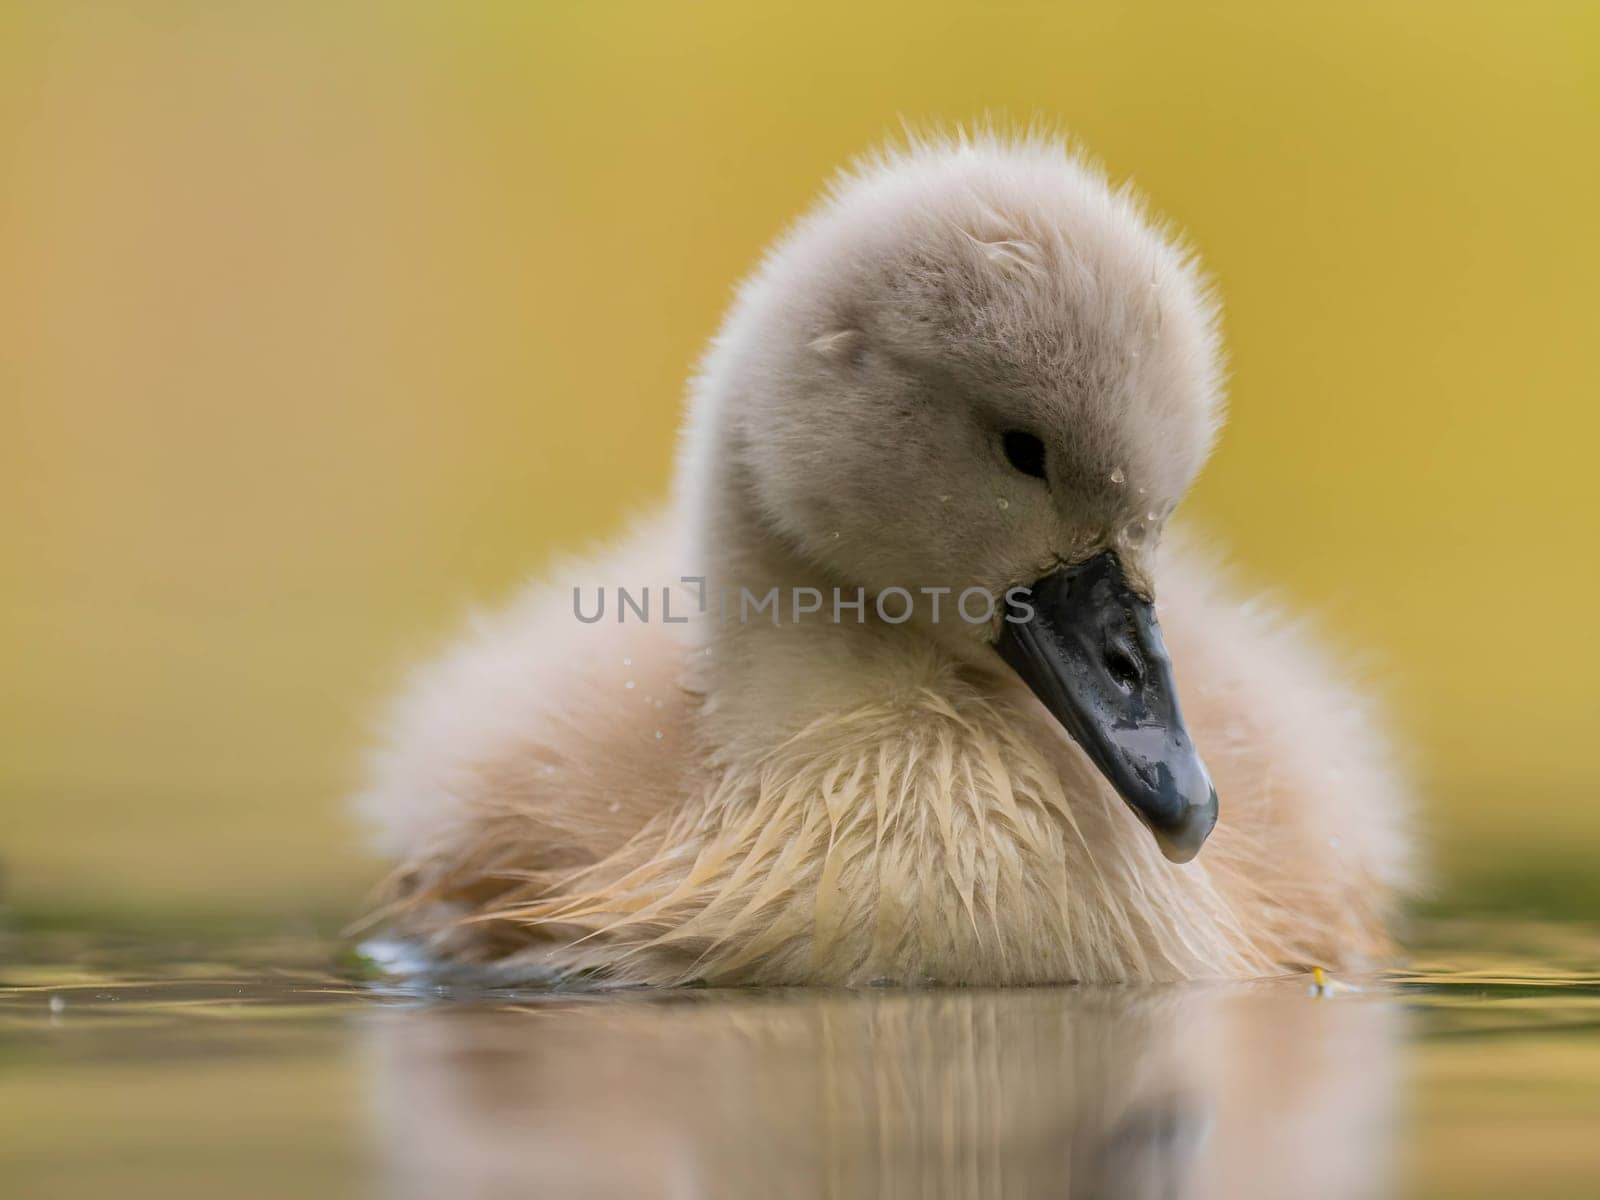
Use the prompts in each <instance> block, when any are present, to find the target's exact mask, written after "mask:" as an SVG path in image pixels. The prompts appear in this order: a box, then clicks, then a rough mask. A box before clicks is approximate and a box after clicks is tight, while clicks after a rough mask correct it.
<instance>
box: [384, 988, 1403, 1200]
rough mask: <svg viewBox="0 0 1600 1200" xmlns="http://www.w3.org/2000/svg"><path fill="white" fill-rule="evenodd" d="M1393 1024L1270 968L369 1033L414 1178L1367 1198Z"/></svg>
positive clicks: (535, 1005)
mask: <svg viewBox="0 0 1600 1200" xmlns="http://www.w3.org/2000/svg"><path fill="white" fill-rule="evenodd" d="M1399 1020H1400V1014H1399V1012H1398V1010H1397V1008H1396V1006H1395V1005H1394V1003H1393V1002H1392V1001H1390V1000H1388V999H1385V998H1384V997H1382V996H1381V995H1377V996H1374V995H1358V996H1344V997H1339V998H1337V999H1314V998H1312V997H1309V996H1307V995H1306V992H1305V989H1304V987H1303V985H1300V984H1297V983H1273V984H1264V985H1256V986H1251V987H1226V988H1221V987H1219V988H1197V987H1189V988H1171V989H1160V990H1154V991H1150V990H1146V991H1139V990H1133V989H1104V990H1090V989H1056V988H1053V989H1024V990H1012V991H928V992H901V991H881V992H866V993H861V992H853V993H845V992H815V991H812V992H803V991H795V992H721V991H701V992H679V993H670V994H663V993H626V994H616V993H612V994H609V995H577V996H574V995H562V996H545V997H540V998H537V999H533V1000H529V1001H526V1002H495V1003H480V1004H474V1005H470V1006H469V1005H453V1004H450V1005H431V1006H419V1007H410V1008H391V1009H387V1010H384V1011H379V1012H374V1013H371V1014H369V1017H368V1019H367V1034H368V1039H369V1050H370V1067H371V1070H370V1076H369V1078H370V1098H371V1105H372V1108H373V1111H374V1116H375V1121H376V1129H375V1131H376V1136H377V1139H378V1152H379V1154H380V1156H381V1159H382V1161H383V1163H384V1166H385V1172H386V1180H387V1191H388V1193H389V1194H392V1195H397V1196H416V1197H437V1196H444V1195H449V1196H457V1197H476V1196H484V1197H487V1196H503V1195H507V1194H512V1193H513V1192H514V1193H515V1194H537V1195H550V1196H597V1197H598V1196H605V1197H613V1196H627V1197H657V1196H660V1197H679V1196H683V1197H690V1196H722V1195H726V1196H764V1197H770V1196H817V1195H831V1196H856V1195H860V1196H891V1197H892V1196H952V1197H956V1196H959V1197H987V1196H1002V1195H1004V1196H1017V1195H1021V1196H1036V1195H1037V1196H1061V1197H1074V1198H1081V1197H1134V1198H1140V1197H1174V1196H1176V1197H1256V1196H1259V1197H1281V1196H1287V1195H1302V1196H1319V1197H1321V1196H1326V1197H1363V1196H1375V1195H1382V1194H1385V1193H1386V1191H1387V1190H1388V1186H1387V1184H1388V1179H1387V1160H1388V1156H1389V1155H1388V1151H1389V1146H1388V1138H1389V1131H1390V1129H1391V1128H1392V1126H1393V1124H1394V1121H1393V1113H1392V1112H1391V1111H1390V1110H1391V1107H1392V1104H1393V1096H1394V1094H1395V1091H1396V1088H1395V1080H1394V1075H1395V1068H1394V1065H1393V1063H1394V1052H1395V1046H1396V1043H1397V1041H1398V1036H1397V1035H1398V1032H1399V1029H1398V1026H1399Z"/></svg>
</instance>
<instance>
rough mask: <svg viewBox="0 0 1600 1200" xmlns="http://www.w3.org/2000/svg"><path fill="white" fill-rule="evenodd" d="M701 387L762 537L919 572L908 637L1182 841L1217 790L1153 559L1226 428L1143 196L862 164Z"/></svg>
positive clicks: (1022, 174) (749, 297)
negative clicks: (1169, 637)
mask: <svg viewBox="0 0 1600 1200" xmlns="http://www.w3.org/2000/svg"><path fill="white" fill-rule="evenodd" d="M699 388H700V392H699V396H698V398H697V406H696V410H695V417H694V420H695V422H696V423H698V424H699V425H702V426H708V427H710V428H713V429H714V430H715V433H716V435H717V436H716V437H715V438H707V439H703V441H702V442H701V443H700V444H702V445H714V446H715V448H716V449H715V453H716V454H718V455H719V456H720V457H721V458H722V459H723V460H724V461H721V462H719V463H718V464H716V466H717V468H718V469H720V470H721V471H722V472H723V477H724V478H726V479H727V480H729V481H730V482H731V484H732V487H733V490H734V496H735V498H734V500H733V502H734V503H735V504H737V505H738V506H739V507H740V508H741V509H742V510H744V511H745V512H747V513H750V514H753V519H754V520H756V521H757V522H758V523H759V525H760V530H761V534H762V536H763V537H764V538H770V539H775V540H776V541H777V542H778V543H779V544H782V545H783V546H785V547H786V548H787V549H788V551H789V552H791V553H792V554H794V555H796V556H798V557H799V558H800V559H802V560H804V561H805V562H806V563H807V564H808V566H809V567H810V568H811V569H812V570H814V571H816V572H817V573H818V574H819V575H820V576H821V577H824V578H827V579H829V580H831V581H833V582H834V583H836V584H837V585H839V586H841V587H844V588H847V589H851V590H852V593H853V589H854V588H856V587H861V588H863V589H865V592H866V594H867V595H868V596H878V595H883V594H885V593H886V591H887V590H888V589H894V588H899V589H905V591H906V592H908V593H909V594H910V595H911V596H912V597H913V599H914V603H913V604H912V605H911V612H910V615H909V617H908V618H907V620H906V624H907V626H908V627H909V628H916V629H919V630H920V631H922V632H923V633H925V634H926V635H927V636H929V637H932V638H934V639H936V640H938V641H939V642H941V643H942V644H944V645H945V646H947V647H948V648H950V649H951V650H952V651H954V652H955V653H956V654H958V655H959V656H961V657H962V658H963V659H964V660H965V661H968V662H973V663H979V664H985V665H988V666H991V667H995V668H997V669H1006V668H1009V669H1010V670H1013V671H1015V672H1016V673H1017V674H1019V675H1020V676H1021V677H1022V679H1023V680H1024V681H1025V682H1026V683H1027V684H1028V686H1029V687H1030V688H1031V689H1032V690H1033V692H1034V693H1035V694H1036V695H1037V696H1038V698H1039V699H1040V700H1041V701H1042V702H1043V704H1044V705H1045V707H1046V708H1047V709H1048V710H1049V711H1050V712H1051V713H1052V714H1053V715H1054V716H1055V717H1056V719H1057V720H1058V721H1059V722H1060V723H1061V724H1062V725H1063V726H1064V727H1065V728H1066V730H1067V732H1068V733H1069V734H1070V735H1071V736H1072V737H1073V738H1074V740H1076V741H1077V742H1078V743H1079V745H1080V746H1081V747H1082V748H1083V749H1084V751H1085V752H1086V753H1087V755H1088V756H1089V758H1090V759H1091V760H1092V761H1093V762H1094V763H1095V765H1096V766H1097V767H1098V768H1099V770H1100V771H1101V773H1102V774H1104V776H1105V777H1106V778H1107V780H1108V781H1109V782H1110V783H1111V784H1112V786H1113V787H1114V788H1115V789H1116V790H1117V792H1118V793H1119V794H1120V795H1121V796H1122V797H1123V799H1124V800H1125V801H1126V802H1127V803H1128V805H1129V807H1130V808H1132V809H1133V811H1134V812H1135V813H1136V814H1137V815H1138V816H1140V817H1141V819H1143V820H1144V822H1145V824H1146V825H1148V826H1149V828H1150V829H1151V830H1152V831H1153V832H1154V833H1155V835H1156V837H1157V839H1158V841H1159V842H1160V843H1161V845H1162V848H1163V850H1164V851H1165V852H1166V853H1167V855H1168V857H1169V858H1172V859H1174V860H1175V861H1187V860H1188V859H1189V858H1192V857H1193V856H1194V854H1195V853H1196V852H1197V851H1198V850H1199V848H1200V844H1201V843H1202V842H1203V841H1204V840H1205V837H1206V835H1207V834H1208V833H1209V832H1210V830H1211V828H1212V826H1213V825H1214V823H1215V820H1216V811H1217V800H1216V793H1215V791H1214V790H1213V788H1212V786H1211V780H1210V777H1209V775H1208V774H1207V772H1206V768H1205V766H1204V764H1203V762H1202V761H1201V759H1200V757H1199V755H1198V753H1197V752H1196V751H1195V748H1194V747H1193V745H1192V744H1191V743H1190V740H1189V735H1188V732H1187V730H1186V728H1185V726H1184V723H1183V717H1182V714H1181V712H1180V710H1179V706H1178V701H1177V696H1176V692H1175V690H1174V685H1173V677H1172V671H1171V667H1170V664H1169V663H1168V661H1167V656H1166V651H1165V648H1164V646H1163V644H1162V639H1161V632H1160V627H1159V624H1158V623H1157V621H1156V617H1155V613H1154V609H1153V601H1154V596H1155V593H1156V590H1157V588H1158V586H1159V582H1160V581H1159V578H1158V572H1157V570H1156V565H1155V559H1154V551H1155V547H1156V543H1157V541H1158V540H1159V537H1160V534H1161V530H1162V527H1163V526H1164V524H1165V523H1166V520H1167V518H1168V516H1169V515H1170V514H1171V512H1172V510H1173V509H1174V508H1175V507H1176V506H1177V504H1178V502H1179V501H1180V499H1181V498H1182V497H1183V495H1184V493H1185V492H1186V491H1187V489H1188V487H1189V485H1190V483H1191V481H1192V480H1193V478H1194V476H1195V474H1196V472H1197V471H1198V470H1199V468H1200V466H1201V464H1202V462H1203V461H1204V460H1205V458H1206V455H1207V453H1208V452H1209V449H1210V447H1211V444H1212V441H1213V438H1214V435H1215V432H1216V429H1217V427H1218V424H1219V422H1220V417H1221V386H1220V365H1219V350H1218V340H1217V335H1216V329H1215V319H1214V308H1213V305H1212V304H1211V302H1210V300H1209V298H1208V296H1207V293H1206V289H1205V287H1204V285H1203V283H1202V282H1201V280H1200V279H1199V277H1198V274H1197V271H1196V268H1195V266H1194V264H1193V261H1192V259H1191V257H1190V256H1189V255H1188V254H1187V253H1186V252H1185V251H1184V250H1183V249H1182V248H1180V247H1179V246H1177V245H1175V244H1174V243H1173V241H1172V240H1171V239H1170V238H1169V237H1167V236H1165V235H1164V233H1163V232H1162V231H1161V229H1160V228H1158V227H1157V226H1156V225H1154V224H1152V222H1151V221H1150V220H1149V219H1147V217H1146V216H1145V214H1144V211H1143V208H1142V206H1141V204H1140V202H1139V201H1138V200H1137V199H1136V198H1135V197H1134V196H1133V195H1131V194H1130V193H1129V192H1128V191H1127V190H1126V189H1123V190H1113V189H1112V188H1111V187H1109V186H1108V185H1107V183H1106V181H1105V180H1104V178H1103V177H1102V176H1101V175H1100V174H1099V173H1098V172H1097V171H1095V170H1094V169H1092V168H1090V167H1088V166H1086V165H1085V164H1084V163H1083V162H1081V161H1080V160H1079V159H1077V158H1075V157H1074V156H1073V155H1071V154H1070V153H1069V152H1068V151H1067V150H1066V149H1064V148H1063V147H1061V146H1060V145H1059V144H1057V143H1054V142H1051V141H1048V140H1043V139H1023V140H1020V141H1018V140H1010V139H1005V138H1002V137H998V136H995V137H979V138H977V139H970V138H967V139H962V140H959V141H951V142H928V143H919V144H917V145H914V146H913V147H912V148H910V149H908V150H906V151H902V152H897V153H894V154H889V155H885V156H882V157H880V158H877V159H874V160H872V161H870V162H868V163H866V164H864V165H863V166H861V167H859V168H857V169H856V170H855V171H853V172H851V173H850V174H848V175H846V176H845V177H843V178H842V179H841V180H840V181H839V182H838V183H836V184H835V186H834V187H833V189H832V190H831V191H830V193H829V194H828V196H827V197H826V198H825V199H824V201H823V202H822V203H821V204H820V205H819V207H818V208H817V209H816V210H815V211H814V212H813V213H811V214H810V215H809V216H807V217H806V218H804V219H803V220H802V221H801V222H800V223H799V224H798V225H797V226H796V227H795V228H794V229H793V230H792V231H791V232H790V234H789V235H788V236H787V237H786V238H785V239H784V240H783V241H781V242H780V243H779V244H778V245H777V246H776V247H775V248H774V249H773V251H772V252H771V253H770V254H769V256H768V257H767V259H766V260H765V262H764V263H763V264H762V266H761V267H760V268H759V269H758V271H757V272H756V273H755V275H754V276H753V277H752V279H751V280H750V281H749V282H747V283H746V285H745V286H744V288H743V289H742V291H741V293H740V298H739V301H738V303H737V304H736V305H735V307H734V310H733V312H732V313H731V314H730V317H729V319H728V322H727V324H726V325H725V327H724V330H723V333H722V335H721V336H720V337H719V339H718V341H717V343H716V344H715V346H714V347H713V350H712V352H711V354H710V356H709V357H708V359H707V362H706V365H705V369H704V371H703V373H702V377H701V380H700V383H699ZM691 443H692V444H693V439H691ZM708 465H709V464H703V463H689V464H687V466H689V467H690V468H691V469H693V468H696V467H702V468H703V467H706V466H708ZM725 502H726V501H725ZM1019 588H1020V589H1027V591H1026V592H1025V593H1018V592H1017V591H1016V590H1017V589H1019ZM974 589H976V591H974ZM979 593H986V594H987V595H988V596H990V597H992V598H994V600H995V605H994V608H993V610H992V611H987V612H986V611H985V608H984V606H983V605H982V603H981V602H980V601H979V600H978V599H976V597H977V596H978V595H979ZM963 595H967V596H968V597H969V600H968V604H967V606H966V608H964V609H962V610H961V611H959V612H958V611H957V610H956V607H955V605H956V601H957V600H958V598H960V597H962V596H963ZM1008 595H1011V596H1012V597H1013V599H1017V600H1023V601H1024V602H1023V603H1018V604H1007V603H1004V602H1003V598H1005V597H1007V596H1008ZM935 598H937V599H940V600H942V601H943V603H942V606H936V605H935V604H934V603H932V601H933V600H934V599H935ZM903 607H904V604H903V601H901V600H900V598H899V597H898V596H897V597H896V605H895V611H896V612H899V611H900V609H901V608H903ZM1025 613H1031V615H1029V616H1027V617H1026V619H1023V617H1024V614H1025ZM969 614H970V615H969ZM972 617H978V618H980V619H972ZM1001 664H1005V666H1004V667H1002V666H1001Z"/></svg>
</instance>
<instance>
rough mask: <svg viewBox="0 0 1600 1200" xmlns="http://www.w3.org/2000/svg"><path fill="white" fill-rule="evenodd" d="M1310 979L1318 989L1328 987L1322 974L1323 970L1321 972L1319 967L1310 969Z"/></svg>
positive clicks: (1326, 978)
mask: <svg viewBox="0 0 1600 1200" xmlns="http://www.w3.org/2000/svg"><path fill="white" fill-rule="evenodd" d="M1311 978H1312V980H1313V981H1314V982H1315V983H1316V985H1317V986H1318V987H1327V986H1328V977H1327V975H1326V974H1324V973H1323V970H1322V968H1321V967H1312V968H1311Z"/></svg>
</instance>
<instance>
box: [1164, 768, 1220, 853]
mask: <svg viewBox="0 0 1600 1200" xmlns="http://www.w3.org/2000/svg"><path fill="white" fill-rule="evenodd" d="M1216 825H1217V789H1216V788H1214V787H1213V788H1211V789H1210V794H1209V795H1208V796H1207V798H1206V799H1205V800H1204V801H1203V802H1201V803H1199V804H1191V805H1190V806H1189V807H1188V808H1186V809H1185V810H1184V812H1183V815H1182V816H1180V817H1179V818H1178V819H1177V820H1176V821H1173V822H1171V823H1170V824H1167V825H1165V826H1152V832H1153V833H1154V834H1155V836H1156V844H1157V845H1159V846H1160V847H1161V853H1162V854H1163V855H1165V856H1166V859H1167V861H1168V862H1170V863H1176V864H1178V865H1182V864H1183V863H1187V862H1193V861H1194V858H1195V856H1196V855H1197V854H1199V853H1200V847H1201V846H1203V845H1205V843H1206V839H1207V838H1208V837H1210V836H1211V831H1212V830H1213V829H1215V828H1216Z"/></svg>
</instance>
